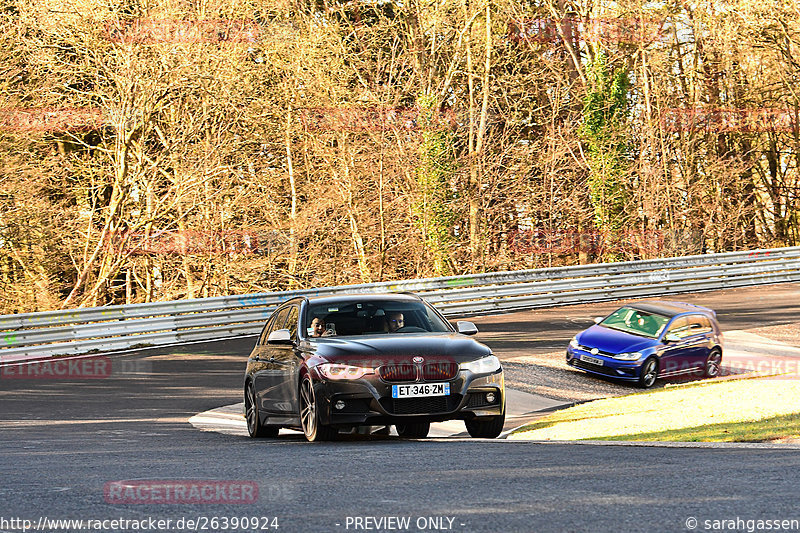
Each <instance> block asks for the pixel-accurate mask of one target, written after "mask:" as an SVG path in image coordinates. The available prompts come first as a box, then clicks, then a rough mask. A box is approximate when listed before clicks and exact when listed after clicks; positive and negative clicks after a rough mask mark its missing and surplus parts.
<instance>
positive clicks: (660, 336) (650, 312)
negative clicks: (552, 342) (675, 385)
mask: <svg viewBox="0 0 800 533" xmlns="http://www.w3.org/2000/svg"><path fill="white" fill-rule="evenodd" d="M567 364H569V365H570V366H573V367H575V368H577V369H580V370H583V371H584V372H588V373H590V374H597V375H601V376H607V377H612V378H615V379H620V380H625V381H631V382H636V383H638V384H639V386H641V387H643V388H649V387H652V386H653V384H654V383H655V382H656V378H666V377H675V376H684V375H695V376H705V377H715V376H717V375H719V371H720V365H721V364H722V332H721V331H720V328H719V324H718V323H717V314H716V313H715V312H714V311H712V310H711V309H708V308H706V307H700V306H699V305H692V304H687V303H681V302H642V303H635V304H629V305H626V306H624V307H620V308H619V309H617V310H616V311H614V312H613V313H611V314H610V315H608V316H607V317H605V318H602V319H597V324H595V325H594V326H592V327H590V328H589V329H586V330H584V331H582V332H580V333H578V334H577V335H575V337H574V338H573V339H572V341H570V343H569V346H568V347H567Z"/></svg>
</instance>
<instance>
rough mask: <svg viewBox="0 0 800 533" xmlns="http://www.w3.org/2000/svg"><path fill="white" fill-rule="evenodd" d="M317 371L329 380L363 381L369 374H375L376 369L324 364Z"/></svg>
mask: <svg viewBox="0 0 800 533" xmlns="http://www.w3.org/2000/svg"><path fill="white" fill-rule="evenodd" d="M316 368H317V370H318V371H319V373H320V374H322V375H323V376H325V377H326V378H328V379H361V378H363V377H364V376H366V375H367V374H374V373H375V369H373V368H364V367H361V366H351V365H340V364H336V363H323V364H321V365H318V366H317V367H316Z"/></svg>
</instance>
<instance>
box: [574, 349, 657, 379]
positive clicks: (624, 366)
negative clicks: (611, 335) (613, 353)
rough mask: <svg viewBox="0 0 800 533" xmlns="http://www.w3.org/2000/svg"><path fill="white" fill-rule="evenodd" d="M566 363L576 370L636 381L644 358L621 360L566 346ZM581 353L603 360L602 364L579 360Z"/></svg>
mask: <svg viewBox="0 0 800 533" xmlns="http://www.w3.org/2000/svg"><path fill="white" fill-rule="evenodd" d="M566 355H567V364H568V365H569V366H571V367H573V368H577V369H578V370H582V371H584V372H588V373H589V374H594V375H596V376H605V377H609V378H614V379H620V380H624V381H637V380H638V379H639V376H640V374H641V371H642V362H643V361H644V359H645V358H640V359H638V360H636V361H621V360H619V359H614V358H613V357H607V356H605V355H602V354H597V355H592V354H590V353H589V352H587V351H584V350H579V349H576V348H573V347H572V346H569V347H568V348H567V354H566ZM581 355H588V356H591V357H593V358H595V359H599V360H600V361H602V362H603V364H602V365H596V364H594V363H587V362H585V361H581V360H580V356H581Z"/></svg>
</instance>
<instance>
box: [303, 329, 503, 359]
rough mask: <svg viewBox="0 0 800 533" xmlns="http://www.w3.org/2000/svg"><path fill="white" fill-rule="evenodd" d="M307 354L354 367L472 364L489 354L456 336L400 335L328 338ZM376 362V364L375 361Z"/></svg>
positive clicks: (467, 338) (467, 339)
mask: <svg viewBox="0 0 800 533" xmlns="http://www.w3.org/2000/svg"><path fill="white" fill-rule="evenodd" d="M309 344H310V347H311V351H312V352H314V353H315V354H316V355H317V356H318V357H321V358H324V359H326V360H328V361H330V362H339V363H345V362H346V363H349V364H356V363H358V362H359V361H362V360H370V361H371V362H372V364H373V365H375V363H376V362H379V361H382V360H385V362H386V363H389V362H405V361H408V362H411V361H412V359H413V358H414V357H422V358H424V359H433V360H437V359H441V358H447V359H451V360H453V361H456V362H464V361H472V360H474V359H478V358H480V357H485V356H487V355H491V353H492V351H491V350H490V349H489V347H488V346H486V345H484V344H481V343H479V342H477V341H475V340H473V339H471V338H469V337H466V336H464V335H460V334H458V333H401V334H395V335H362V336H352V337H330V338H320V339H315V340H314V341H311V342H310V343H309ZM375 360H377V361H375Z"/></svg>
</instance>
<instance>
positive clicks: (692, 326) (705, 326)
mask: <svg viewBox="0 0 800 533" xmlns="http://www.w3.org/2000/svg"><path fill="white" fill-rule="evenodd" d="M710 332H711V321H710V320H709V319H708V317H706V316H703V315H692V316H690V317H689V334H690V335H700V334H703V333H710Z"/></svg>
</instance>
